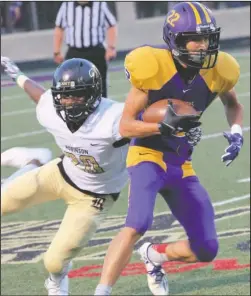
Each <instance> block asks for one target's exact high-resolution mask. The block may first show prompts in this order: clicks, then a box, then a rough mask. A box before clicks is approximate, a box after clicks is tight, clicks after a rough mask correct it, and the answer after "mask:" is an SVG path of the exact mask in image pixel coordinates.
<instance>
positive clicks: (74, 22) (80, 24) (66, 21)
mask: <svg viewBox="0 0 251 296" xmlns="http://www.w3.org/2000/svg"><path fill="white" fill-rule="evenodd" d="M55 25H56V26H57V27H60V28H62V29H64V30H65V37H66V44H67V45H69V46H70V47H77V48H83V47H84V48H86V47H93V46H97V45H99V44H102V43H103V42H104V41H105V33H106V30H107V28H110V27H112V26H114V25H116V19H115V17H114V15H113V14H112V13H111V11H110V10H109V8H108V6H107V3H106V2H98V1H93V2H92V1H88V3H87V4H86V5H80V4H78V2H77V1H71V2H63V3H62V4H61V7H60V9H59V11H58V14H57V18H56V23H55Z"/></svg>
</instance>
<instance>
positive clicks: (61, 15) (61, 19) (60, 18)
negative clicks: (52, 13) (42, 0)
mask: <svg viewBox="0 0 251 296" xmlns="http://www.w3.org/2000/svg"><path fill="white" fill-rule="evenodd" d="M65 15H66V2H63V3H62V4H61V6H60V8H59V11H58V13H57V17H56V21H55V26H56V27H59V28H61V29H64V28H65V27H66V19H65Z"/></svg>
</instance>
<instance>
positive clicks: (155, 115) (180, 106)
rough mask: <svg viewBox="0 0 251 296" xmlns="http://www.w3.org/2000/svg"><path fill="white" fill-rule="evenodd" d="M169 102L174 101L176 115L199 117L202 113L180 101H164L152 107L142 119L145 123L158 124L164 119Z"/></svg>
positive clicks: (187, 103)
mask: <svg viewBox="0 0 251 296" xmlns="http://www.w3.org/2000/svg"><path fill="white" fill-rule="evenodd" d="M168 101H172V103H173V108H174V111H175V113H177V114H179V115H185V114H189V115H199V114H200V112H198V111H196V110H195V109H194V107H193V106H192V105H191V104H190V103H189V102H185V101H181V100H178V99H163V100H160V101H157V102H156V103H153V104H152V105H150V106H149V107H148V108H147V109H146V110H145V111H144V113H143V115H142V118H143V121H145V122H151V123H157V122H160V121H162V120H163V119H164V116H165V113H166V108H167V105H168Z"/></svg>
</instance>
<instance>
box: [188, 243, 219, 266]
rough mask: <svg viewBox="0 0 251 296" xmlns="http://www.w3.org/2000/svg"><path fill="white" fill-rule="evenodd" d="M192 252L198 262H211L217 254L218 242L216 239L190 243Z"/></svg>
mask: <svg viewBox="0 0 251 296" xmlns="http://www.w3.org/2000/svg"><path fill="white" fill-rule="evenodd" d="M191 247H192V250H193V252H194V253H195V255H196V257H197V259H198V260H199V261H200V262H211V261H213V260H214V258H215V257H216V256H217V253H218V249H219V242H218V240H217V239H211V240H205V241H201V242H194V243H191Z"/></svg>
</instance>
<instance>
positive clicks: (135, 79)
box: [124, 46, 159, 89]
mask: <svg viewBox="0 0 251 296" xmlns="http://www.w3.org/2000/svg"><path fill="white" fill-rule="evenodd" d="M124 65H125V71H126V77H127V79H128V80H130V82H131V83H132V85H134V86H135V87H137V88H139V89H147V81H148V80H151V78H153V77H154V76H155V75H156V74H157V72H158V70H159V65H158V62H157V59H156V57H155V55H154V53H153V51H152V48H151V47H150V46H144V47H139V48H136V49H134V50H133V51H131V52H130V53H129V54H128V55H127V56H126V58H125V64H124Z"/></svg>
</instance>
